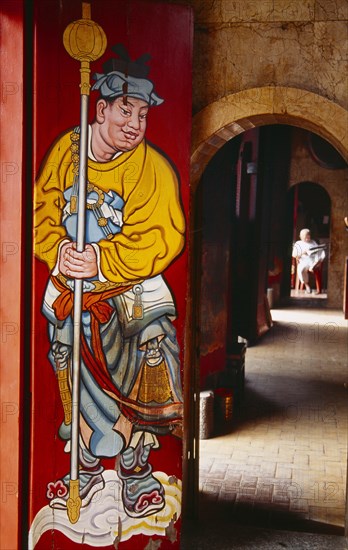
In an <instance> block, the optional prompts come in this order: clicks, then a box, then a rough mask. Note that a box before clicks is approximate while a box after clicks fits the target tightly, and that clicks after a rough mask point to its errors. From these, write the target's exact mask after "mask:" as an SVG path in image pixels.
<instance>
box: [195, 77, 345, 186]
mask: <svg viewBox="0 0 348 550" xmlns="http://www.w3.org/2000/svg"><path fill="white" fill-rule="evenodd" d="M265 124H289V125H291V126H299V127H301V128H304V129H306V130H310V131H312V132H314V133H316V134H318V135H320V136H321V137H323V138H324V139H326V140H327V141H328V142H329V143H331V144H332V145H333V146H334V147H335V148H336V149H337V150H338V151H339V152H340V154H341V155H342V156H343V158H344V159H345V160H347V161H348V112H347V111H346V110H345V109H344V108H343V107H341V106H340V105H338V104H337V103H334V102H333V101H330V100H329V99H326V98H325V97H323V96H320V95H318V94H315V93H313V92H310V91H307V90H302V89H299V88H290V87H281V86H279V87H277V86H266V87H261V88H251V89H249V90H243V91H241V92H238V93H236V94H231V95H228V96H225V97H223V98H221V99H219V100H218V101H215V102H214V103H211V104H210V105H208V106H207V107H205V108H204V109H202V111H200V112H199V113H197V114H196V115H195V117H194V118H193V127H192V157H191V183H192V188H193V190H194V189H195V187H196V185H197V183H198V181H199V179H200V177H201V175H202V173H203V171H204V168H205V167H206V165H207V164H208V162H209V160H210V159H211V158H212V157H213V156H214V154H215V153H216V151H217V150H218V149H220V147H222V145H223V144H224V143H225V142H226V141H228V140H230V139H231V138H233V137H235V136H237V135H238V134H240V133H241V132H244V131H245V130H248V129H250V128H254V127H255V126H263V125H265Z"/></svg>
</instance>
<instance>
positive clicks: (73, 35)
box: [63, 2, 106, 523]
mask: <svg viewBox="0 0 348 550" xmlns="http://www.w3.org/2000/svg"><path fill="white" fill-rule="evenodd" d="M63 43H64V47H65V49H66V51H67V52H68V54H69V55H70V56H71V57H72V58H73V59H76V60H78V61H80V63H81V68H80V73H81V83H80V89H81V118H80V147H79V163H78V202H77V237H76V249H77V251H78V252H83V251H84V249H85V233H86V231H85V225H86V189H87V141H88V101H89V92H90V87H91V86H90V83H89V75H90V68H89V64H90V62H91V61H95V60H96V59H99V57H101V56H102V55H103V53H104V52H105V49H106V36H105V33H104V31H103V29H102V28H101V27H100V26H99V25H97V23H95V22H94V21H92V20H91V6H90V4H89V3H86V2H83V3H82V19H79V20H78V21H74V22H73V23H70V25H68V26H67V28H66V29H65V31H64V35H63ZM82 292H83V279H75V284H74V336H73V356H72V421H71V451H70V484H69V498H68V502H67V513H68V518H69V521H70V523H76V522H77V521H78V519H79V517H80V508H81V497H80V488H79V419H80V418H79V417H80V365H81V349H80V348H81V345H80V338H81V317H82Z"/></svg>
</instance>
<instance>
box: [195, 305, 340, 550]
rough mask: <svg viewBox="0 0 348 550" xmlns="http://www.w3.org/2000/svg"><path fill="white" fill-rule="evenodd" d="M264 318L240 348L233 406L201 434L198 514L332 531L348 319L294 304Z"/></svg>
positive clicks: (336, 522) (336, 529)
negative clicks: (251, 342) (219, 423)
mask: <svg viewBox="0 0 348 550" xmlns="http://www.w3.org/2000/svg"><path fill="white" fill-rule="evenodd" d="M272 318H273V321H274V327H273V329H272V331H271V332H269V333H268V334H267V335H266V336H265V337H264V338H263V339H262V340H261V341H260V342H259V343H258V344H257V345H256V346H253V347H250V348H248V349H247V353H246V385H245V396H244V400H243V405H242V407H241V409H240V411H239V414H238V415H237V414H235V416H234V420H233V423H232V425H231V426H228V427H227V429H226V430H225V432H224V433H222V434H220V435H218V436H215V437H213V438H211V439H207V440H201V442H200V490H201V518H202V520H204V518H205V517H207V518H208V517H209V518H210V519H212V520H214V518H216V519H219V520H221V519H224V520H225V521H228V522H234V523H236V524H237V523H239V524H242V525H245V524H247V525H250V526H254V527H255V526H259V527H263V528H272V529H273V528H277V529H288V530H292V529H293V530H296V531H308V532H315V533H329V532H330V533H334V534H341V533H342V530H343V527H344V513H345V487H346V465H347V417H348V406H347V398H348V390H347V389H346V383H347V382H348V355H347V352H348V348H347V321H345V320H344V319H343V314H342V313H341V312H340V311H334V310H327V309H319V308H318V309H311V308H308V307H306V308H305V309H299V308H298V306H297V304H296V306H295V307H294V306H292V307H288V308H284V309H274V310H272ZM217 547H219V546H217ZM313 547H314V546H313ZM337 547H338V546H337ZM340 547H341V546H340ZM231 548H233V546H231ZM245 548H248V546H245Z"/></svg>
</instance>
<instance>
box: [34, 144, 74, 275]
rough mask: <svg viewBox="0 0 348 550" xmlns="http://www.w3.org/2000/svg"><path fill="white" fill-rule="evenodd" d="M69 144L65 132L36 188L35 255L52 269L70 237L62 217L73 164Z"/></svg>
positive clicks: (44, 168) (54, 146)
mask: <svg viewBox="0 0 348 550" xmlns="http://www.w3.org/2000/svg"><path fill="white" fill-rule="evenodd" d="M69 147H70V139H69V134H65V135H64V136H63V137H62V138H60V139H59V140H58V141H57V142H56V143H55V144H54V145H53V146H52V147H51V149H50V151H49V153H48V155H47V157H46V159H45V160H44V162H43V163H42V166H41V169H40V173H39V176H38V178H37V180H36V183H35V187H34V254H35V256H36V257H37V258H38V259H39V260H41V261H43V262H45V263H46V264H47V265H48V267H49V269H50V270H52V269H53V268H54V266H55V264H56V261H57V254H58V248H59V243H60V242H61V241H62V240H63V239H64V238H66V231H65V228H64V226H63V225H62V223H61V219H62V209H63V207H64V204H65V200H64V196H63V192H64V188H65V182H66V178H67V175H68V171H69V167H70V164H71V161H70V160H69V159H70V150H69Z"/></svg>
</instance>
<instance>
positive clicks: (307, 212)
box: [288, 182, 331, 300]
mask: <svg viewBox="0 0 348 550" xmlns="http://www.w3.org/2000/svg"><path fill="white" fill-rule="evenodd" d="M288 200H289V203H290V204H291V205H292V213H293V226H292V243H291V244H290V246H291V248H292V246H293V244H294V243H295V242H296V241H298V240H299V239H300V232H301V230H302V229H304V228H308V229H309V230H310V231H311V238H312V240H314V241H315V242H316V243H317V244H318V245H320V246H322V247H323V250H322V251H321V252H320V257H321V258H324V259H323V261H318V264H317V266H316V268H315V269H314V270H313V271H312V272H310V274H309V275H310V278H309V284H310V286H311V287H312V291H313V294H314V295H315V297H316V298H317V299H320V300H325V299H326V298H327V292H328V261H329V256H330V220H331V199H330V197H329V194H328V193H327V191H326V190H325V189H324V188H323V187H322V186H321V185H318V184H317V183H313V182H301V183H298V184H297V185H294V186H293V187H292V188H291V189H290V190H289V197H288ZM318 258H319V256H318ZM319 259H320V258H319ZM313 294H308V293H307V292H306V291H305V289H304V287H303V285H301V281H300V280H299V277H298V273H297V261H296V260H295V258H293V259H292V263H291V297H292V298H294V299H300V300H303V299H306V300H308V299H311V298H313Z"/></svg>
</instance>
